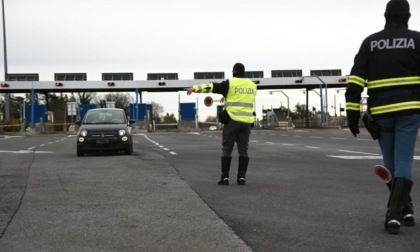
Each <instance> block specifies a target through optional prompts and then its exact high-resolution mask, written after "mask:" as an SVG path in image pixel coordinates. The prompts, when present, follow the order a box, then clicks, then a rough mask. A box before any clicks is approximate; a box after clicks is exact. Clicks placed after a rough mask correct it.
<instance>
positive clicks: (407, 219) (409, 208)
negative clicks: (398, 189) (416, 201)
mask: <svg viewBox="0 0 420 252" xmlns="http://www.w3.org/2000/svg"><path fill="white" fill-rule="evenodd" d="M402 215H403V223H402V224H403V225H404V226H407V227H414V226H415V225H416V223H415V222H414V210H413V203H411V197H410V199H409V203H407V204H406V205H405V206H404V209H403V212H402Z"/></svg>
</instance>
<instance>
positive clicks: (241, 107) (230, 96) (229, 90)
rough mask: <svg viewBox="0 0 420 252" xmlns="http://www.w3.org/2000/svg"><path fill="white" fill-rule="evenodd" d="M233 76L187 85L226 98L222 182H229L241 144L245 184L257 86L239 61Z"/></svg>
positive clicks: (241, 174)
mask: <svg viewBox="0 0 420 252" xmlns="http://www.w3.org/2000/svg"><path fill="white" fill-rule="evenodd" d="M232 73H233V78H230V79H228V80H225V81H223V82H221V83H210V84H202V85H194V86H193V87H190V88H187V89H186V90H187V94H188V95H190V94H191V93H192V92H195V93H217V94H221V95H223V97H225V105H224V112H223V113H222V115H219V121H221V122H222V123H223V124H224V127H223V142H222V146H223V153H222V158H221V166H222V175H221V178H220V180H219V182H218V184H219V185H229V171H230V163H231V161H232V156H231V154H232V151H233V147H234V145H235V142H236V144H237V148H238V153H239V164H238V175H237V184H238V185H245V175H246V171H247V169H248V163H249V156H248V143H249V136H250V134H251V125H252V124H253V123H254V101H255V95H256V94H257V88H256V85H255V84H254V82H252V81H251V80H249V79H247V78H245V66H244V65H243V64H241V63H236V64H235V65H234V66H233V72H232Z"/></svg>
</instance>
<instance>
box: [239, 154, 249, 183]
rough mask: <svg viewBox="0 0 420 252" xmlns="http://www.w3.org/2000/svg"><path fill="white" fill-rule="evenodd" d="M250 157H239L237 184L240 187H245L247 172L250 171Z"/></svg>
mask: <svg viewBox="0 0 420 252" xmlns="http://www.w3.org/2000/svg"><path fill="white" fill-rule="evenodd" d="M248 163H249V157H241V156H240V157H239V164H238V177H237V181H236V182H237V183H238V185H245V175H246V170H247V169H248Z"/></svg>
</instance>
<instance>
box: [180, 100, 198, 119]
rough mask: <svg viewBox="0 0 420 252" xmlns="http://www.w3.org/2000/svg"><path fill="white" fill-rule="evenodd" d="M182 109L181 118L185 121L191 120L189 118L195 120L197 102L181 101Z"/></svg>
mask: <svg viewBox="0 0 420 252" xmlns="http://www.w3.org/2000/svg"><path fill="white" fill-rule="evenodd" d="M179 106H180V110H181V120H183V121H189V120H195V114H196V110H195V103H193V102H190V103H181V104H179Z"/></svg>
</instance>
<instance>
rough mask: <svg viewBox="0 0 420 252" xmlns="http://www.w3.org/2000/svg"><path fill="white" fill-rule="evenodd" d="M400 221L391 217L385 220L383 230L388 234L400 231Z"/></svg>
mask: <svg viewBox="0 0 420 252" xmlns="http://www.w3.org/2000/svg"><path fill="white" fill-rule="evenodd" d="M400 227H401V223H400V222H399V221H398V220H396V219H391V220H388V221H386V222H385V230H386V231H387V232H388V233H390V234H399V233H400Z"/></svg>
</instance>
